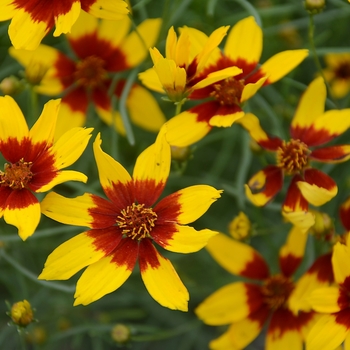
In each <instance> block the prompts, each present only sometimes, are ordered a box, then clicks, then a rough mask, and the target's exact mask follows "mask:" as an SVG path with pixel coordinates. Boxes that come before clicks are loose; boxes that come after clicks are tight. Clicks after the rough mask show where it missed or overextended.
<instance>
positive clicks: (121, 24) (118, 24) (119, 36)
mask: <svg viewBox="0 0 350 350" xmlns="http://www.w3.org/2000/svg"><path fill="white" fill-rule="evenodd" d="M91 17H92V18H95V17H93V16H91ZM130 26H131V20H130V18H129V17H127V16H125V17H124V18H122V19H120V20H118V21H108V20H102V21H100V23H99V26H98V29H97V32H98V37H99V38H100V39H102V40H107V41H108V42H110V43H111V44H112V45H113V46H114V47H119V45H120V43H121V42H122V41H123V40H124V39H125V37H126V36H127V34H128V33H129V30H130ZM83 28H84V24H83V23H82V30H83Z"/></svg>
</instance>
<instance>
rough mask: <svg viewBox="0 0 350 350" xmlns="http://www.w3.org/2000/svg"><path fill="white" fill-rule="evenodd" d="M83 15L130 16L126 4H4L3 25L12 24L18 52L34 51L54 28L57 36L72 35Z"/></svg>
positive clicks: (113, 0)
mask: <svg viewBox="0 0 350 350" xmlns="http://www.w3.org/2000/svg"><path fill="white" fill-rule="evenodd" d="M83 11H86V12H89V13H90V14H92V15H94V16H96V17H99V18H105V19H113V20H114V19H121V18H122V17H124V16H125V15H127V14H128V13H129V10H128V8H127V4H126V2H125V1H123V0H66V1H64V2H62V0H50V3H47V2H46V1H44V0H33V1H26V0H2V1H1V3H0V21H6V20H8V19H12V20H11V24H10V26H9V36H10V39H11V42H12V45H13V46H14V47H15V48H16V49H26V50H34V49H36V48H37V47H38V45H39V44H40V42H41V40H42V39H43V37H44V36H45V35H46V34H47V33H48V32H49V31H50V30H51V29H52V28H53V27H54V26H56V29H55V31H54V33H53V35H54V36H59V35H61V34H62V33H68V32H70V30H71V28H72V25H73V24H74V22H75V21H76V20H77V18H78V16H79V14H80V13H81V12H83Z"/></svg>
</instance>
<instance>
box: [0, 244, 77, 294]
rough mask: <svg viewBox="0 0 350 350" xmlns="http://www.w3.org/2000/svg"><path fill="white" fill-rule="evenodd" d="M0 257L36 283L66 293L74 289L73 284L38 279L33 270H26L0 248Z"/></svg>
mask: <svg viewBox="0 0 350 350" xmlns="http://www.w3.org/2000/svg"><path fill="white" fill-rule="evenodd" d="M0 258H3V259H4V260H6V261H7V262H8V263H9V264H10V265H11V266H12V267H13V268H15V269H16V270H17V271H18V272H20V273H21V274H22V275H24V276H26V277H28V278H29V279H30V280H32V281H34V282H36V283H38V284H41V285H43V286H45V287H48V288H52V289H57V290H60V291H62V292H66V293H73V292H74V291H75V286H65V285H62V284H60V283H56V282H46V281H41V280H38V277H37V275H35V274H34V273H33V272H31V271H29V270H27V269H26V268H25V267H23V266H22V265H20V264H19V263H18V262H17V261H16V260H15V259H13V258H12V257H11V256H9V255H7V254H6V252H5V251H4V250H3V249H0Z"/></svg>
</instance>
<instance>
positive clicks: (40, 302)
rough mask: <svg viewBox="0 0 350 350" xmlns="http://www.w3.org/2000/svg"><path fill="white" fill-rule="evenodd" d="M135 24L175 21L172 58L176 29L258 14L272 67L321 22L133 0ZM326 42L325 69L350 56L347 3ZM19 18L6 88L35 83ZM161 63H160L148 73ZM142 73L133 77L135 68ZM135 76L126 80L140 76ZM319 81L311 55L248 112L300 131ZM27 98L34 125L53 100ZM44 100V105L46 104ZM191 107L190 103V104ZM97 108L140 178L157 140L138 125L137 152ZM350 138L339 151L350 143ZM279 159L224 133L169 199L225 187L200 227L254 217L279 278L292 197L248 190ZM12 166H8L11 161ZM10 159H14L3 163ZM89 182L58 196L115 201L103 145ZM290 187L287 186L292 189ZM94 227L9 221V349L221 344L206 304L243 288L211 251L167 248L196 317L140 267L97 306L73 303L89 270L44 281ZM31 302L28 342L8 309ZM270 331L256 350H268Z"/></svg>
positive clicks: (113, 145)
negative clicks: (152, 291) (19, 46)
mask: <svg viewBox="0 0 350 350" xmlns="http://www.w3.org/2000/svg"><path fill="white" fill-rule="evenodd" d="M131 5H132V8H133V20H134V22H135V23H136V24H138V23H140V22H141V21H142V20H144V19H146V18H150V17H162V18H163V20H164V23H163V26H162V30H161V34H160V38H159V40H158V43H157V45H156V47H157V48H158V49H159V50H160V51H161V52H164V44H165V38H166V34H167V31H168V29H169V27H170V26H172V25H173V26H174V27H175V28H178V27H180V26H183V25H186V26H191V27H195V28H197V29H199V30H201V31H203V32H205V33H206V34H210V33H211V32H212V31H213V30H214V29H216V28H217V27H219V26H222V25H231V27H232V26H233V25H234V24H235V23H236V22H237V21H238V20H240V19H242V18H245V17H247V16H249V15H253V16H254V17H255V18H256V21H257V22H258V23H259V24H260V25H261V26H262V28H263V33H264V46H263V54H262V59H261V61H260V62H264V61H265V60H266V59H268V58H269V57H271V56H272V55H274V54H276V53H278V52H280V51H283V50H288V49H296V48H309V49H310V41H309V34H310V15H309V13H308V12H307V11H306V10H305V8H304V4H303V1H299V0H289V1H286V0H254V1H247V0H162V1H159V0H141V1H137V0H133V1H131ZM313 21H314V25H315V26H314V44H315V46H316V52H317V55H318V58H319V60H320V62H321V65H322V66H324V61H323V57H324V55H325V54H327V53H333V52H350V45H349V44H350V39H349V21H350V4H349V3H348V2H347V1H345V0H327V1H326V7H325V9H324V10H323V12H321V13H319V14H317V15H315V16H314V17H313ZM8 25H9V23H8V22H2V23H0V81H1V80H2V79H3V78H5V77H8V76H10V75H14V76H16V77H19V78H21V77H23V72H22V68H21V66H20V65H19V64H18V63H17V62H16V61H14V60H13V59H12V58H11V57H10V56H9V55H8V48H9V47H10V45H11V44H10V41H9V39H8V35H7V29H8ZM43 43H45V44H48V45H52V46H54V47H56V48H59V49H61V50H63V51H67V47H68V44H67V42H66V40H65V38H64V36H61V37H58V38H54V37H53V36H52V35H48V36H47V37H46V38H45V39H44V41H43ZM149 67H151V60H150V58H148V59H147V60H146V61H145V62H144V63H143V64H142V65H141V66H140V67H137V68H136V70H137V71H143V70H145V69H147V68H149ZM131 73H132V72H131ZM131 73H130V72H127V73H126V76H128V74H131ZM317 74H318V72H317V66H316V64H315V60H314V58H313V57H312V54H311V53H310V55H309V57H308V58H307V59H306V60H305V61H304V62H303V63H302V64H301V65H300V66H299V67H297V68H296V69H295V70H293V71H292V72H291V73H290V74H289V75H288V76H287V77H285V78H283V79H282V80H281V81H279V82H277V83H275V84H273V85H271V86H268V87H265V88H263V89H261V90H260V91H259V92H258V94H257V95H256V96H254V97H253V98H252V99H251V100H250V101H249V102H248V103H247V105H246V106H245V110H246V111H248V110H249V111H252V112H254V114H256V115H257V116H258V117H259V118H260V120H261V123H262V125H263V126H265V127H266V128H267V129H268V130H269V132H270V133H273V134H276V135H278V136H281V137H287V136H288V132H289V124H290V121H291V118H292V117H293V115H294V112H295V109H296V106H297V103H298V100H299V98H300V96H301V94H302V92H303V91H304V90H305V88H306V86H307V85H308V84H309V83H310V82H311V81H312V80H313V78H314V77H315V76H316V75H317ZM155 96H156V97H157V99H158V101H159V103H160V106H161V108H162V110H163V111H164V113H165V114H166V116H167V117H168V118H171V117H172V116H173V115H174V113H175V106H174V105H172V104H171V103H169V102H166V101H164V100H162V99H161V98H160V95H157V94H155ZM14 97H15V99H16V101H17V102H18V103H19V105H20V106H21V108H22V110H23V112H24V114H25V115H26V116H28V123H29V124H30V125H31V124H33V122H34V121H35V120H36V118H37V117H38V116H39V114H40V112H41V109H42V106H43V104H44V103H45V102H46V101H47V100H48V99H49V98H48V97H46V96H40V95H39V96H36V97H35V96H34V98H33V93H32V92H31V89H25V90H23V91H22V92H20V93H18V94H16V95H15V96H14ZM35 98H37V102H35ZM189 105H190V104H186V105H185V108H187V107H188V106H189ZM349 106H350V96H349V94H348V95H347V96H345V97H344V98H342V99H341V100H336V101H334V100H328V101H327V108H345V107H349ZM93 113H94V112H93V110H91V111H89V115H88V126H93V127H94V128H95V131H94V133H93V134H94V136H93V138H94V137H95V136H96V134H97V132H99V131H100V132H101V135H102V140H103V149H104V150H105V151H106V152H107V153H109V154H111V155H112V156H113V157H115V158H116V159H117V160H118V161H119V162H121V163H122V164H123V165H124V166H125V167H126V168H127V169H128V170H129V171H132V167H133V165H134V162H135V159H136V157H137V156H138V154H139V153H140V152H141V151H142V150H143V149H145V147H147V146H148V145H149V144H151V143H152V142H153V141H154V139H155V135H154V134H152V133H148V132H146V131H144V130H141V129H138V128H137V127H135V126H132V130H133V133H134V137H135V144H134V145H131V144H130V143H129V142H128V140H127V139H126V138H124V137H121V136H120V135H118V134H116V132H115V131H114V130H112V129H110V128H108V127H107V126H106V125H104V124H103V123H102V122H101V121H100V119H99V118H97V116H96V115H94V114H93ZM349 135H350V134H349V132H346V133H344V134H343V135H342V136H341V137H340V138H339V139H338V140H337V143H349ZM269 157H270V156H269V155H266V154H265V153H261V152H260V151H259V150H255V149H254V147H253V146H252V143H251V141H250V138H249V136H248V135H247V133H246V132H244V131H243V130H242V129H241V128H240V127H239V126H237V125H233V126H232V127H231V128H227V129H219V128H217V129H214V130H212V131H211V132H210V134H209V135H208V136H207V137H206V138H204V139H203V140H202V141H200V142H198V143H197V144H196V145H194V146H193V147H191V150H190V156H189V158H188V159H186V160H185V161H180V162H179V161H175V160H174V162H173V166H172V172H171V175H170V178H169V181H168V185H167V187H166V190H165V193H164V194H163V195H166V194H168V193H172V192H174V191H176V190H178V189H181V188H184V187H186V186H190V185H195V184H209V185H212V186H214V187H216V188H218V189H224V193H223V195H222V198H221V199H220V200H218V201H217V202H216V203H215V204H214V205H213V206H212V207H211V208H210V209H209V210H208V212H207V213H206V214H205V215H204V216H203V217H202V218H201V219H199V220H198V221H197V222H195V223H194V227H195V228H197V229H201V228H210V229H213V230H218V231H221V232H225V233H227V232H228V224H229V222H230V221H231V220H232V219H233V217H234V216H236V215H237V214H238V213H239V211H244V212H245V213H246V214H247V215H248V217H249V218H250V220H251V221H252V224H253V226H254V231H255V235H254V237H252V238H251V239H250V241H249V243H250V244H251V245H252V246H253V247H255V248H256V249H258V250H259V251H260V252H261V253H262V254H263V256H264V257H265V258H266V259H267V261H268V262H269V264H270V267H271V271H272V272H276V271H278V256H277V255H278V250H279V248H280V247H281V245H282V244H283V243H284V242H285V239H286V236H287V233H288V231H289V229H290V224H287V223H284V222H283V220H282V219H281V215H280V208H281V203H282V201H283V198H284V195H285V191H284V192H282V193H281V194H279V195H278V196H277V198H276V199H275V200H274V201H273V202H272V203H270V204H268V205H267V206H266V207H265V208H257V207H254V206H253V205H252V204H250V203H249V202H248V201H247V199H246V197H245V194H244V188H243V185H244V183H246V182H247V180H248V179H249V177H250V176H251V175H253V174H254V173H255V172H256V171H258V170H259V169H261V168H262V165H265V164H267V163H268V161H269V159H270V158H269ZM2 161H3V160H2ZM3 163H4V162H2V164H3ZM71 168H72V169H75V170H79V171H82V172H84V173H85V174H87V175H88V177H89V180H88V183H87V184H86V185H85V184H80V183H73V182H70V183H66V184H64V185H60V186H58V187H57V188H55V191H57V192H59V193H61V194H63V195H65V196H67V197H75V196H77V195H81V194H82V193H84V192H91V193H96V194H100V195H103V193H102V190H101V187H100V184H99V180H98V176H97V168H96V164H95V161H94V157H93V154H92V147H91V142H90V144H89V146H88V148H87V149H86V151H85V152H84V154H83V155H82V157H81V158H80V159H79V160H78V161H77V162H76V163H75V164H74V165H73V166H72V167H71ZM321 169H322V170H324V171H326V172H327V173H328V174H329V175H330V176H331V177H333V178H334V179H335V180H336V182H337V184H338V187H339V189H340V191H339V193H338V195H337V196H336V197H335V198H334V199H333V200H332V201H331V202H330V203H328V204H326V205H324V206H323V207H322V208H321V210H322V211H325V212H327V213H328V214H329V215H330V217H331V218H332V219H333V220H334V222H335V226H336V231H337V232H339V233H342V232H343V228H342V227H341V225H340V223H339V218H338V208H339V205H340V204H341V203H342V202H343V201H344V200H345V198H346V197H347V196H348V195H349V194H350V178H349V165H348V163H343V164H340V165H331V164H328V165H322V167H321ZM286 188H287V186H284V189H286ZM83 230H84V229H83V228H78V227H70V226H65V225H62V224H59V223H56V222H54V221H52V220H50V219H48V218H46V217H42V220H41V223H40V225H39V227H38V230H37V232H36V233H35V234H34V235H33V236H32V237H30V238H29V239H28V240H27V241H26V242H22V240H21V239H20V238H19V237H18V235H17V231H16V229H15V228H14V227H12V226H9V225H6V224H5V223H4V221H3V220H1V221H0V266H1V267H0V268H1V273H0V348H1V349H6V350H12V349H43V350H44V349H49V350H55V349H57V350H58V349H59V350H62V349H64V350H70V349H84V350H89V349H94V350H100V349H135V350H145V349H152V350H158V349H159V350H161V349H162V350H163V349H167V350H176V349H181V350H189V349H191V350H202V349H207V348H208V343H209V341H210V340H212V339H214V338H216V337H218V336H219V335H220V334H221V333H222V331H223V330H224V329H225V328H224V327H223V328H220V327H209V326H206V325H204V324H202V323H201V322H200V321H199V320H198V319H197V318H196V316H195V314H194V312H193V310H194V308H195V307H196V306H197V305H198V304H199V303H200V302H201V301H202V300H203V299H204V298H205V297H207V296H208V295H209V294H211V293H212V292H213V291H215V290H217V289H218V288H219V287H221V286H223V285H225V284H227V283H229V282H231V281H234V280H237V278H236V277H235V276H232V275H230V274H229V273H228V272H226V271H224V270H223V269H222V268H221V267H219V266H218V265H217V264H216V263H215V261H214V260H213V259H212V258H211V257H210V255H209V254H208V252H207V251H206V250H205V249H203V250H202V251H200V252H198V253H194V254H189V255H183V254H175V253H169V252H165V251H163V252H162V253H163V254H164V255H165V256H167V257H169V258H170V259H171V261H172V262H173V264H174V266H175V268H176V270H177V271H178V274H179V275H180V277H181V279H182V280H183V282H184V284H185V285H186V286H187V288H188V290H189V292H190V303H189V312H188V313H183V312H180V311H172V310H168V309H166V308H163V307H161V306H160V305H158V303H157V302H155V301H154V300H153V299H152V298H151V297H150V296H149V295H148V293H147V291H146V289H145V287H144V286H143V283H142V280H141V278H140V275H139V273H138V271H137V270H135V271H134V273H133V274H132V276H131V277H130V278H129V279H128V280H127V282H126V283H125V284H124V285H123V286H122V287H120V288H119V289H118V290H117V291H115V292H113V293H111V294H109V295H106V296H105V297H103V298H102V299H100V300H98V301H96V302H94V303H92V304H90V305H88V306H81V305H80V306H77V307H73V306H72V305H73V294H74V290H75V282H76V281H77V279H78V277H79V276H80V273H78V274H77V275H76V276H74V277H73V278H71V279H70V280H69V281H60V282H46V281H39V280H37V276H38V274H39V273H40V272H41V270H42V268H43V265H44V262H45V260H46V258H47V256H48V255H49V254H50V253H51V252H52V250H53V249H54V248H56V247H57V246H58V245H59V244H61V243H62V242H64V241H66V240H67V239H68V238H70V237H72V236H74V235H75V234H77V233H79V232H82V231H83ZM326 249H327V246H326V245H325V244H316V245H315V244H314V242H313V241H312V240H310V239H309V242H308V245H307V250H306V253H305V259H304V262H303V264H302V266H301V268H300V269H299V271H298V272H299V273H301V272H302V271H304V270H305V269H306V268H307V267H308V266H309V265H310V264H311V263H312V262H313V260H314V258H315V256H317V255H319V254H320V253H321V252H323V251H325V250H326ZM23 299H27V300H28V301H29V302H30V303H31V305H32V307H33V308H35V312H34V316H35V318H36V320H37V322H34V323H32V324H30V325H29V326H28V327H27V328H26V331H25V332H24V334H22V335H18V334H17V333H18V331H17V329H16V327H15V326H13V325H12V326H11V325H8V324H9V323H11V322H10V321H11V319H10V317H9V316H8V315H7V314H6V312H7V311H8V306H7V305H6V303H5V301H8V303H9V304H10V305H11V304H13V303H14V302H17V301H19V300H23ZM116 324H123V325H125V326H127V327H128V329H129V330H130V332H131V338H130V340H129V341H128V342H126V343H118V342H116V341H115V340H114V339H113V337H112V336H111V331H112V329H113V327H114V326H115V325H116ZM263 340H264V334H262V335H260V336H259V337H258V339H257V340H255V341H254V342H253V343H252V344H251V345H250V346H249V348H248V349H262V348H263V344H264V342H263Z"/></svg>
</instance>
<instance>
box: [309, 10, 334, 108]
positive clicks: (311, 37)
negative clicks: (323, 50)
mask: <svg viewBox="0 0 350 350" xmlns="http://www.w3.org/2000/svg"><path fill="white" fill-rule="evenodd" d="M314 34H315V23H314V15H313V14H311V13H310V14H309V43H310V49H311V53H312V56H313V58H314V61H315V65H316V68H317V70H318V71H319V73H320V75H321V77H322V78H323V81H324V83H325V84H326V87H327V90H328V93H329V94H328V95H329V96H331V94H330V87H329V84H328V81H327V80H326V78H325V76H324V74H323V70H322V66H321V62H320V60H319V58H318V55H317V52H316V46H315V41H314ZM332 102H333V104H334V106H335V107H336V103H335V102H334V101H333V100H332Z"/></svg>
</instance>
